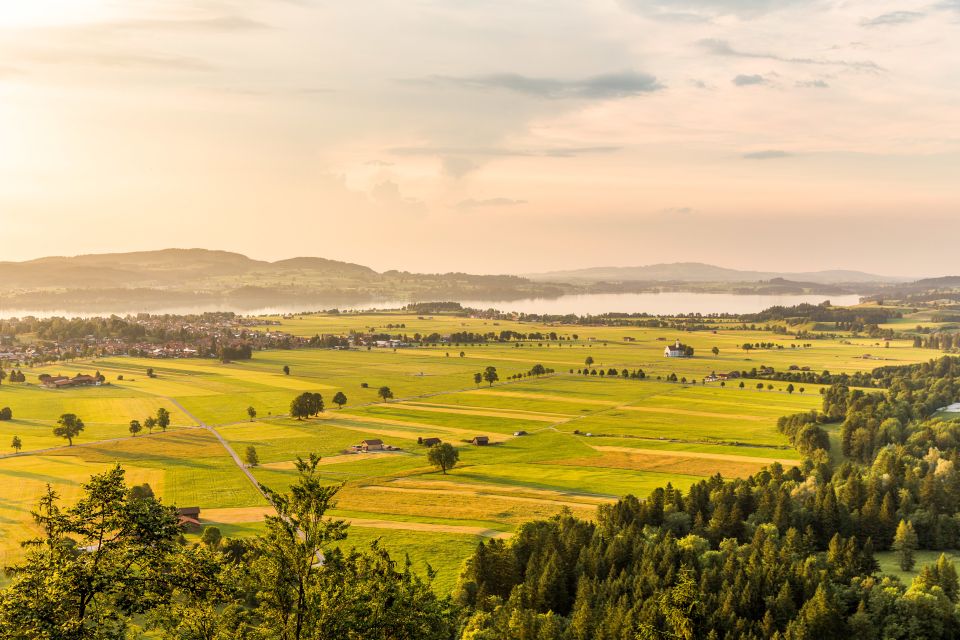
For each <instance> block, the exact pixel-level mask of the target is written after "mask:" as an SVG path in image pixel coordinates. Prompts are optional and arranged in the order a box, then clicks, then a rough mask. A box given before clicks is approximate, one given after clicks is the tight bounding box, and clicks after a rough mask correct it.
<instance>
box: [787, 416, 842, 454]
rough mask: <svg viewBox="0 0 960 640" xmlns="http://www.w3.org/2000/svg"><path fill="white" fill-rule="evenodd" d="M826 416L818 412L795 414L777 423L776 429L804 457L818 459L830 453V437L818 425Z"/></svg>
mask: <svg viewBox="0 0 960 640" xmlns="http://www.w3.org/2000/svg"><path fill="white" fill-rule="evenodd" d="M825 418H826V416H825V415H824V414H822V413H820V412H818V411H807V412H805V413H795V414H793V415H791V416H783V417H782V418H780V419H779V420H778V421H777V429H779V430H780V433H782V434H784V435H785V436H787V439H788V440H789V441H790V444H791V445H793V446H794V447H796V449H797V451H799V452H800V453H802V454H803V455H805V456H810V457H820V454H818V453H817V452H818V451H822V452H823V454H822V455H823V456H825V455H827V453H828V452H829V451H830V436H829V434H828V433H827V432H826V431H825V430H824V429H823V428H822V427H820V425H821V424H822V423H823V422H825Z"/></svg>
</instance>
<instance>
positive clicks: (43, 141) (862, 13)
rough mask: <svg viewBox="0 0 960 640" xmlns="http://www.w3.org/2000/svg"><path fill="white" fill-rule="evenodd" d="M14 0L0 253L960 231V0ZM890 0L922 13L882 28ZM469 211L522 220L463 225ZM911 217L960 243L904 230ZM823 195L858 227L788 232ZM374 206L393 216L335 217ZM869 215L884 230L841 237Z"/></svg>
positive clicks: (695, 252) (401, 250)
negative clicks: (360, 228)
mask: <svg viewBox="0 0 960 640" xmlns="http://www.w3.org/2000/svg"><path fill="white" fill-rule="evenodd" d="M936 2H937V0H934V3H936ZM16 4H17V6H18V7H23V8H22V9H18V11H20V12H22V13H20V14H19V15H20V19H19V20H18V21H17V22H16V23H12V22H11V21H10V20H7V21H4V18H5V13H4V8H3V6H4V5H3V3H2V2H0V24H3V25H6V26H5V27H0V50H2V51H3V52H4V56H3V60H2V62H0V98H2V99H0V140H2V141H3V144H2V145H0V228H2V229H3V231H4V239H5V254H4V258H5V259H22V258H29V257H35V256H38V255H44V254H64V253H76V252H87V251H102V250H127V249H133V248H141V249H142V248H152V247H154V248H155V247H160V246H170V245H177V244H182V239H183V238H185V237H186V238H190V240H191V244H197V245H206V246H217V247H221V248H227V249H235V250H240V251H244V252H247V253H249V254H251V255H255V256H258V257H264V258H282V257H288V256H289V255H296V254H304V255H306V254H320V255H325V256H327V257H333V258H338V259H346V260H350V261H353V262H360V263H365V264H369V265H371V266H373V267H375V268H379V269H385V268H408V269H422V270H430V271H436V270H463V271H484V270H488V269H490V268H491V266H490V265H491V264H495V265H496V269H497V270H498V271H516V272H529V271H533V270H545V269H550V268H561V267H568V266H574V265H573V263H574V262H575V263H577V264H578V265H579V266H587V265H589V264H590V263H591V262H594V261H595V260H596V255H597V252H584V251H581V250H580V249H581V248H582V247H584V246H592V247H597V249H598V251H601V252H604V254H605V252H607V251H609V252H611V253H612V254H615V255H624V256H631V255H634V256H635V255H637V254H638V253H639V254H641V255H644V256H645V260H648V261H650V262H654V261H661V260H674V261H675V260H678V259H697V260H702V261H710V262H720V263H728V264H731V266H744V267H749V266H752V265H750V264H739V265H737V264H734V263H736V262H737V261H741V262H742V261H746V260H754V259H775V260H777V261H779V262H780V263H783V266H784V268H785V269H788V268H793V267H806V266H808V263H809V262H811V261H825V263H824V266H843V265H837V264H835V263H834V262H833V261H835V260H836V259H837V258H836V256H837V255H841V253H838V252H837V251H836V248H837V247H842V248H844V251H845V253H842V255H845V256H850V257H849V259H850V260H851V264H849V265H847V266H853V267H858V268H869V269H873V270H875V271H882V270H883V264H880V263H882V261H884V260H887V259H888V258H887V256H888V255H890V253H889V252H892V251H897V255H899V256H902V259H903V260H909V261H910V262H911V264H915V265H916V268H917V270H920V271H931V272H935V271H937V270H938V269H936V268H934V267H936V265H947V266H949V259H950V258H949V256H950V255H952V254H951V253H950V252H949V250H948V247H947V241H946V240H945V238H949V237H955V235H956V233H957V232H960V227H958V225H960V222H957V220H958V219H957V217H956V212H957V211H958V210H960V193H958V192H957V190H956V188H955V186H954V184H955V181H956V171H955V168H956V166H957V163H958V162H960V136H956V135H954V134H952V133H951V132H953V131H954V130H955V129H956V126H955V121H956V109H957V104H960V81H958V79H957V75H956V69H957V68H960V49H958V47H956V46H954V45H953V42H954V41H955V39H956V28H957V25H956V19H957V13H956V12H957V10H958V9H960V5H958V4H957V2H955V1H951V2H940V3H939V4H933V5H931V4H930V3H929V2H928V1H924V2H921V1H920V0H897V1H896V2H894V1H893V0H846V1H844V2H839V1H834V0H813V1H812V2H811V1H808V0H716V1H710V0H649V1H648V0H631V1H628V0H621V1H620V2H613V3H589V2H588V3H585V2H581V1H578V0H555V1H552V2H550V3H546V2H520V3H497V4H495V5H491V4H490V3H467V2H454V3H450V2H425V3H415V4H413V5H411V4H410V3H408V2H403V1H402V0H370V1H369V2H363V3H356V2H352V3H351V2H329V3H320V2H312V1H309V0H302V1H291V0H252V1H250V2H241V1H240V0H204V1H203V2H191V1H189V0H138V1H137V2H111V1H108V0H31V1H30V2H26V3H16ZM34 5H38V6H41V5H42V7H43V8H44V9H49V8H50V7H55V8H58V9H59V10H57V11H50V10H40V9H36V10H35V9H33V6H34ZM11 6H13V5H11ZM81 6H82V8H83V10H82V11H81V10H79V9H77V10H74V9H72V8H71V7H81ZM897 12H908V13H917V14H926V15H927V16H928V18H917V19H913V17H912V16H907V17H904V16H901V17H900V18H895V17H894V18H891V17H886V18H883V19H882V20H880V22H879V23H878V24H876V25H873V26H869V27H868V26H867V25H865V24H864V22H865V21H877V20H878V19H880V18H882V17H883V16H890V15H892V14H896V13H897ZM936 12H939V13H936ZM947 12H949V13H947ZM10 15H12V14H10ZM6 17H7V18H9V17H10V16H9V15H6ZM934 17H936V18H937V19H933V18H934ZM11 25H12V26H11ZM318 34H322V37H318ZM558 42H561V43H563V46H562V47H558V46H557V43H558ZM738 78H739V79H740V80H739V81H736V80H735V79H738ZM411 79H413V80H411ZM497 194H503V195H497ZM638 209H639V210H640V211H641V213H638ZM471 211H472V212H474V214H479V213H480V212H483V215H484V216H490V217H503V218H509V220H510V225H511V230H512V232H511V233H509V234H503V233H502V228H497V225H489V226H490V227H491V228H490V229H487V228H486V226H487V225H476V227H477V228H471V230H470V242H461V241H457V239H458V238H460V237H462V233H463V223H464V220H465V216H464V215H452V212H471ZM904 213H910V214H912V215H913V216H914V218H915V219H916V221H917V223H918V224H922V225H928V226H931V227H934V228H937V229H939V230H941V231H942V233H940V234H938V239H937V240H936V242H937V243H939V244H937V247H940V248H943V251H940V252H938V251H935V250H927V249H923V250H917V251H915V252H913V253H909V255H908V254H904V253H903V252H902V251H901V250H902V247H899V246H898V243H897V234H896V229H897V224H902V219H903V217H902V216H903V215H904ZM478 217H479V216H478ZM694 217H695V220H696V225H695V228H693V229H691V230H690V232H689V233H688V234H686V235H685V242H684V243H683V244H682V245H677V244H676V243H674V242H671V238H673V237H675V233H676V223H678V222H679V223H681V224H682V223H683V222H686V221H689V220H691V219H693V218H694ZM227 219H229V221H230V224H224V220H227ZM467 219H473V218H471V217H469V214H468V217H467ZM829 219H838V220H841V223H838V224H840V226H841V227H842V228H843V229H846V230H848V231H849V232H850V233H851V234H853V235H849V236H847V237H846V238H836V241H835V246H834V247H832V248H831V247H830V246H828V245H829V244H830V242H827V243H823V245H822V246H821V245H818V244H817V243H816V242H813V239H814V235H815V231H813V230H811V231H810V232H809V233H808V235H807V236H803V238H804V239H809V240H811V242H810V243H809V247H811V249H810V251H811V252H810V253H807V252H806V248H805V252H804V254H803V255H796V256H795V255H793V254H791V253H790V252H786V251H783V249H782V246H783V243H782V242H780V240H781V239H782V237H783V235H784V234H787V233H789V234H793V233H795V231H796V224H795V221H796V220H814V221H816V220H829ZM898 220H899V221H900V222H899V223H898V222H897V221H898ZM354 221H360V222H362V223H363V225H364V226H365V227H369V228H372V229H387V230H389V232H388V233H382V234H376V233H372V234H368V233H357V234H352V233H336V232H337V231H338V230H340V229H344V228H347V227H344V225H346V224H347V223H348V222H354ZM758 221H760V222H758ZM742 225H750V229H751V232H750V234H748V235H749V242H748V241H747V239H745V238H746V236H745V234H743V233H742V229H743V226H742ZM816 227H817V225H811V228H812V229H814V228H816ZM94 228H95V229H96V232H95V233H94V232H92V231H91V229H94ZM820 228H822V226H821V227H820ZM858 229H869V230H870V231H869V238H867V239H866V240H864V246H867V245H869V246H870V247H871V251H870V252H869V253H867V252H862V253H857V252H849V251H848V248H849V246H850V243H849V238H850V237H857V238H858V239H860V238H861V236H860V235H857V230H858ZM291 230H298V231H299V232H297V233H291ZM327 230H330V232H331V233H336V237H337V242H335V243H327V242H324V243H321V242H319V240H320V239H322V238H323V237H324V234H325V233H326V232H327ZM538 234H539V235H538ZM885 234H886V235H885ZM531 237H538V238H539V237H542V238H547V237H549V242H543V243H539V244H538V243H533V244H531V243H530V238H531ZM791 237H792V235H791ZM831 242H833V239H831ZM767 246H770V247H772V248H771V249H769V250H767V249H766V248H765V247H767ZM797 246H799V243H798V245H797ZM411 247H416V251H411V250H410V248H411ZM490 247H497V249H496V256H495V260H491V249H490ZM758 247H759V248H758ZM885 252H886V253H885ZM854 254H855V255H854ZM744 256H747V257H744ZM791 261H793V264H792V265H791V264H789V263H790V262H791ZM871 261H873V264H872V265H871ZM827 263H829V264H827ZM533 265H535V267H536V268H534V266H533Z"/></svg>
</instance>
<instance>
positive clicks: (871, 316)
mask: <svg viewBox="0 0 960 640" xmlns="http://www.w3.org/2000/svg"><path fill="white" fill-rule="evenodd" d="M902 315H903V314H902V313H901V312H900V311H897V310H896V309H889V308H884V307H879V306H878V307H831V306H830V302H829V301H827V302H824V303H822V304H808V303H803V304H798V305H795V306H792V307H785V306H780V305H777V306H773V307H770V308H769V309H765V310H763V311H761V312H760V313H753V314H747V315H743V316H741V318H742V319H743V321H744V322H770V321H774V320H779V321H786V322H787V323H788V324H791V325H798V324H808V323H810V322H833V323H835V326H836V327H837V328H838V329H847V330H855V329H856V328H860V330H862V328H863V327H864V326H865V325H868V324H873V325H878V324H884V323H886V322H889V321H890V320H891V319H893V318H899V317H901V316H902Z"/></svg>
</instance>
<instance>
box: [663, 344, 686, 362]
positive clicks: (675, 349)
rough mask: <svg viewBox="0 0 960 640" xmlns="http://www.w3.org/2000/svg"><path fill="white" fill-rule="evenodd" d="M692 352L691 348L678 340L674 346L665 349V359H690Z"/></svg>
mask: <svg viewBox="0 0 960 640" xmlns="http://www.w3.org/2000/svg"><path fill="white" fill-rule="evenodd" d="M691 352H692V349H690V347H688V346H686V345H685V344H681V343H680V341H679V340H677V342H676V344H674V345H673V346H667V347H664V348H663V357H665V358H689V357H690V355H691Z"/></svg>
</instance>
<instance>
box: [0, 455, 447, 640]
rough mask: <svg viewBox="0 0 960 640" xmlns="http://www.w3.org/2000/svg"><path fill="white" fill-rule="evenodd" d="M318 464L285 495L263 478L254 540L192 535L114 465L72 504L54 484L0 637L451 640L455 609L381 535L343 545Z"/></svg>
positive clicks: (1, 615) (5, 603)
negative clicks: (268, 505)
mask: <svg viewBox="0 0 960 640" xmlns="http://www.w3.org/2000/svg"><path fill="white" fill-rule="evenodd" d="M318 462H319V458H318V457H316V456H311V457H310V459H309V460H298V462H297V467H296V468H297V473H298V478H297V480H296V481H295V482H294V485H293V486H292V488H291V490H290V492H289V493H277V492H274V491H271V490H269V489H265V490H266V492H267V495H268V496H269V497H270V499H271V501H272V502H273V504H274V505H275V507H276V510H277V515H276V516H269V517H267V518H266V522H265V530H264V533H262V534H261V535H259V536H258V537H256V538H254V539H252V540H250V541H241V540H233V541H224V540H222V537H221V536H220V535H218V534H219V532H218V531H209V530H208V531H205V532H204V537H203V541H204V544H202V545H197V546H191V545H188V544H186V543H185V541H184V539H183V532H182V528H181V526H180V524H179V522H178V518H177V515H176V510H175V509H174V508H172V507H169V506H166V505H164V504H162V503H161V502H159V501H158V500H157V499H156V498H154V497H153V495H152V491H149V487H147V488H146V490H143V488H142V487H138V488H135V489H136V490H135V489H130V488H128V487H127V486H126V484H125V482H124V472H123V470H122V469H121V468H120V467H119V466H117V467H115V468H113V469H111V470H109V471H107V472H106V473H103V474H100V475H96V476H93V477H92V478H91V479H90V482H88V483H87V484H85V485H84V486H83V493H82V495H81V496H80V499H79V500H78V501H77V502H76V503H75V504H73V505H72V506H65V505H64V504H62V502H61V500H60V498H59V496H58V495H57V494H56V493H55V492H54V491H53V490H52V489H48V491H47V493H46V494H45V495H44V496H43V497H42V499H41V500H40V504H39V506H38V508H37V509H36V511H35V512H34V513H33V517H34V520H35V522H36V523H37V526H38V529H39V530H40V531H41V532H42V533H41V535H40V537H38V538H36V539H34V540H31V541H29V543H28V544H27V545H26V546H25V549H26V557H25V559H24V560H23V561H22V562H20V563H19V564H17V565H14V566H13V567H11V568H10V575H11V577H12V581H11V582H10V584H9V586H7V587H6V588H5V589H4V590H3V591H2V592H0V638H17V639H21V638H51V639H63V640H88V639H89V640H93V639H98V640H99V639H107V638H123V637H132V636H133V635H139V634H138V632H142V631H147V632H149V633H150V635H151V637H156V638H162V639H164V640H175V639H176V640H184V639H188V638H189V639H222V640H226V639H230V638H258V639H261V640H307V639H311V640H335V639H336V640H339V639H341V638H365V639H369V640H388V639H389V640H393V639H396V638H422V639H423V640H447V639H449V638H451V637H452V636H453V633H454V623H455V617H454V614H453V608H452V606H451V604H450V602H449V600H447V599H441V598H438V597H437V596H436V595H435V594H434V592H433V590H432V589H431V587H430V582H429V578H428V579H427V580H423V579H421V578H420V577H418V576H417V575H415V574H414V573H413V572H412V571H411V570H410V565H409V563H407V564H406V565H404V564H402V563H401V564H398V563H396V562H395V561H393V560H392V559H391V558H390V556H389V554H388V553H387V552H386V551H385V550H384V549H383V548H381V547H380V546H379V545H378V544H376V543H375V544H374V545H372V546H371V547H370V548H369V549H368V550H365V551H358V550H356V549H351V550H349V551H346V550H342V547H343V545H342V544H340V541H341V540H343V539H344V538H345V537H346V535H347V527H346V525H345V524H344V523H343V522H342V521H340V520H334V519H331V518H329V517H327V516H326V515H325V514H326V511H327V510H328V509H329V508H330V507H331V505H332V503H333V499H334V496H335V495H336V493H337V491H338V489H339V487H337V486H329V485H328V484H327V483H326V481H324V480H323V479H322V478H320V476H319V474H318V473H317V470H316V469H317V464H318Z"/></svg>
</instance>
